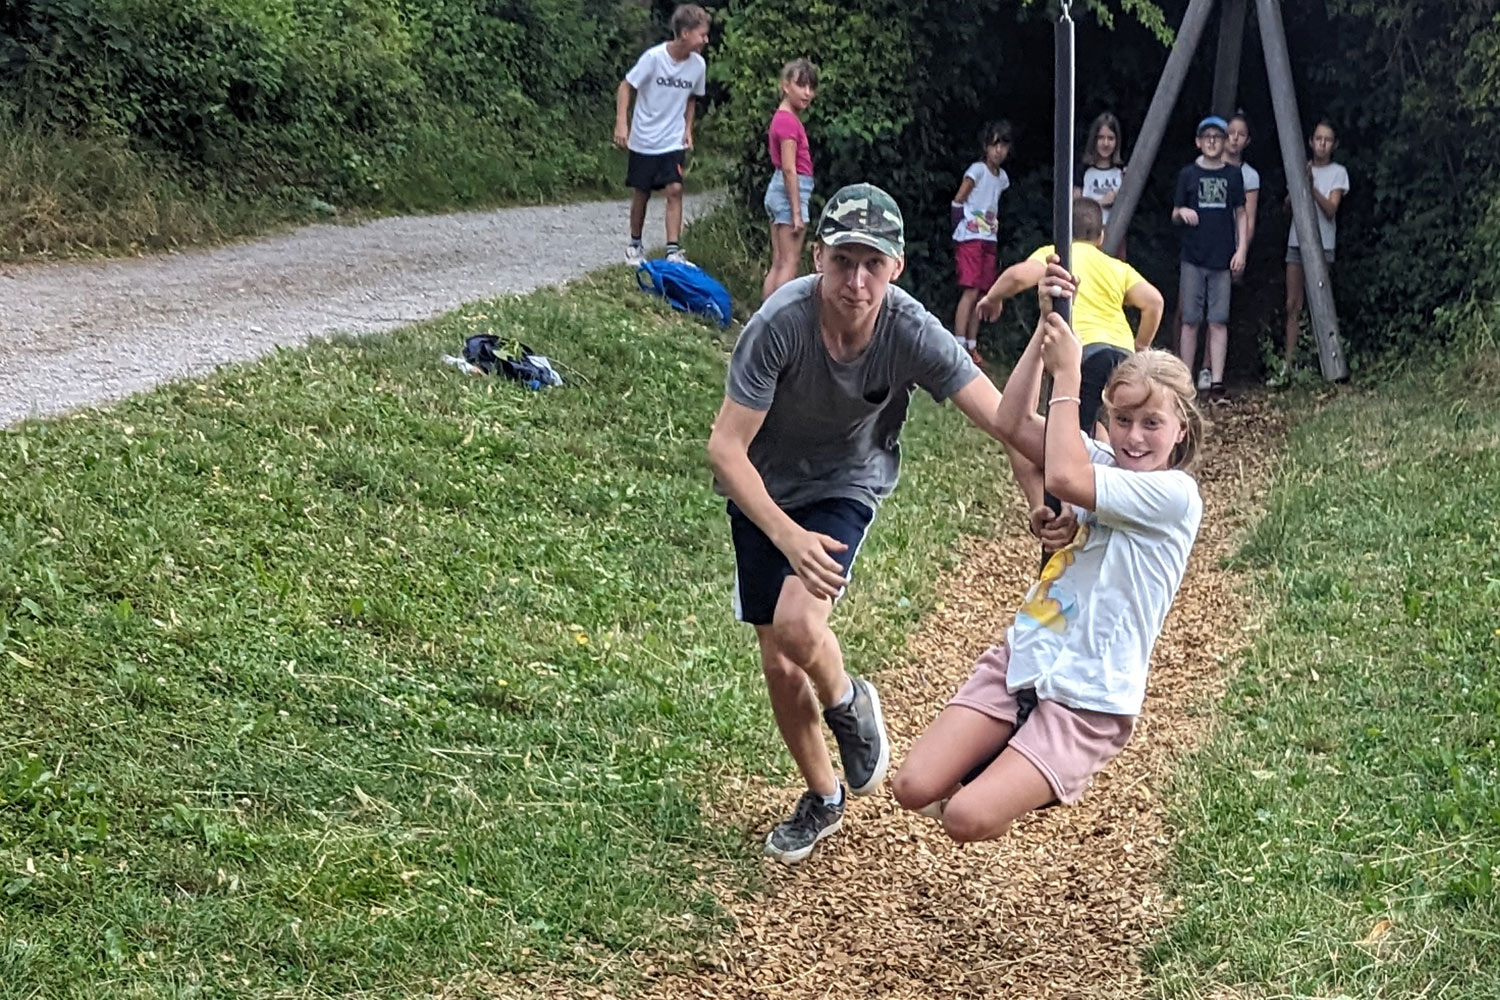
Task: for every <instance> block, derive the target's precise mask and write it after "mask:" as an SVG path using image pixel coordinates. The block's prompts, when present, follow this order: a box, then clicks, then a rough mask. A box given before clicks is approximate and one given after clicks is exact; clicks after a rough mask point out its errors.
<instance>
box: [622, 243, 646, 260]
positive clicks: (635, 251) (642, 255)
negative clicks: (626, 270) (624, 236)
mask: <svg viewBox="0 0 1500 1000" xmlns="http://www.w3.org/2000/svg"><path fill="white" fill-rule="evenodd" d="M645 259H646V248H645V247H643V246H641V245H640V244H639V243H631V244H630V245H628V246H627V247H625V263H627V264H631V265H635V264H639V263H641V262H642V261H643V260H645Z"/></svg>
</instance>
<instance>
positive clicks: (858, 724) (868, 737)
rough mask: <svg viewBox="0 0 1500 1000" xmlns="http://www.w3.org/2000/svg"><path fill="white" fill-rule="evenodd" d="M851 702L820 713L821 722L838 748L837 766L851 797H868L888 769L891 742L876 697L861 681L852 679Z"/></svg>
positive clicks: (870, 685)
mask: <svg viewBox="0 0 1500 1000" xmlns="http://www.w3.org/2000/svg"><path fill="white" fill-rule="evenodd" d="M850 682H851V683H852V684H853V685H854V700H853V701H851V702H849V704H847V705H840V706H839V707H837V708H825V709H823V721H824V722H826V723H828V728H829V729H831V730H833V738H834V739H835V740H837V741H838V744H839V762H840V763H841V764H843V765H844V780H845V781H847V782H848V783H849V791H850V792H851V793H852V794H854V795H869V794H870V793H871V792H873V791H875V789H876V788H879V787H880V783H881V782H882V781H884V780H885V772H886V768H888V767H890V766H891V741H890V738H889V737H888V736H886V734H885V716H883V715H881V714H880V695H878V694H876V693H875V685H873V684H871V683H870V682H869V681H867V680H865V679H864V678H863V677H852V678H850Z"/></svg>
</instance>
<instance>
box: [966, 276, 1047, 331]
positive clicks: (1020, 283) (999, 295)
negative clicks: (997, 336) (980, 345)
mask: <svg viewBox="0 0 1500 1000" xmlns="http://www.w3.org/2000/svg"><path fill="white" fill-rule="evenodd" d="M1046 273H1047V265H1046V264H1043V263H1042V262H1041V261H1035V260H1023V261H1021V262H1020V263H1018V264H1012V265H1011V266H1010V267H1007V268H1006V269H1005V270H1004V271H1002V272H1000V277H998V278H996V279H995V283H994V284H993V285H991V286H990V290H989V291H987V292H985V293H984V297H983V298H981V299H980V300H979V316H980V318H981V319H984V320H986V321H988V322H992V323H993V322H994V321H995V320H997V319H999V318H1000V313H1001V312H1003V311H1004V309H1005V305H1004V303H1005V300H1006V299H1009V298H1012V297H1014V296H1015V295H1017V294H1019V293H1020V292H1023V291H1025V290H1026V289H1028V288H1035V287H1036V286H1037V283H1038V282H1039V281H1041V280H1042V275H1044V274H1046Z"/></svg>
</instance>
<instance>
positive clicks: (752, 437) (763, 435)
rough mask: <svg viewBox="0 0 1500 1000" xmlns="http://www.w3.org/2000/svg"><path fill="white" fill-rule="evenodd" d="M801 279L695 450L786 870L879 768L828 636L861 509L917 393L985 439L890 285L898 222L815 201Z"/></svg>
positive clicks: (750, 327) (994, 400)
mask: <svg viewBox="0 0 1500 1000" xmlns="http://www.w3.org/2000/svg"><path fill="white" fill-rule="evenodd" d="M817 237H818V241H817V243H816V244H815V245H814V247H813V260H814V264H815V267H816V272H817V273H815V274H812V275H809V276H807V277H805V278H799V279H797V280H795V281H791V282H789V283H787V284H786V285H783V286H782V287H781V288H780V289H778V290H777V291H776V292H775V293H774V294H773V295H772V296H771V297H770V298H769V299H767V300H766V302H765V304H764V305H762V306H761V308H760V311H759V312H757V313H756V314H755V315H754V316H753V317H752V318H751V319H750V322H749V323H747V324H746V325H745V329H744V332H743V333H741V335H740V339H739V342H738V343H737V344H736V345H735V349H734V355H733V357H732V359H731V360H730V364H729V374H728V377H727V379H726V380H725V393H724V403H723V406H722V407H721V409H720V411H719V415H718V417H717V418H716V419H715V421H714V428H713V433H712V434H711V436H710V437H709V442H708V455H709V461H710V463H711V464H712V465H713V470H714V486H715V489H717V490H718V491H719V492H720V493H722V494H724V495H725V496H726V497H728V498H729V503H728V511H729V521H730V532H731V534H732V536H733V539H734V549H735V612H736V615H737V616H738V617H739V619H740V620H741V621H744V622H748V623H749V624H751V625H754V626H755V631H756V637H757V639H758V641H759V643H760V650H761V666H762V669H763V671H764V673H765V676H766V686H767V687H768V689H769V691H770V696H771V706H772V708H773V710H774V712H775V715H776V724H777V726H778V727H779V728H780V730H781V735H782V739H783V740H785V742H786V745H787V749H788V750H790V751H791V754H792V757H793V758H794V759H795V760H796V762H797V766H798V768H799V770H800V771H801V772H802V776H803V778H804V779H805V780H806V782H807V791H806V792H805V793H804V794H803V795H802V797H801V799H799V800H798V802H797V807H796V809H795V811H794V812H793V814H792V816H791V818H789V819H788V820H786V821H785V822H783V823H781V824H779V825H778V826H777V827H776V828H775V829H774V830H772V831H771V834H770V836H769V837H767V839H766V853H767V854H768V855H770V856H772V857H774V858H777V859H778V860H781V861H784V862H788V863H793V862H797V861H801V860H802V859H803V858H805V857H807V855H808V854H810V853H811V852H812V849H813V846H814V845H815V844H816V843H817V842H818V841H819V840H821V839H822V838H823V837H826V836H828V835H829V834H831V833H833V832H835V831H836V830H838V828H839V826H840V825H841V823H842V822H843V814H844V786H843V784H842V783H841V782H840V781H839V780H838V777H837V776H836V775H835V773H834V770H833V764H832V761H831V760H830V759H829V756H828V751H827V748H826V746H825V744H824V742H823V734H822V730H821V728H820V726H819V724H818V713H819V709H820V708H821V709H822V715H823V719H824V720H825V721H826V722H827V723H828V726H829V728H830V729H831V730H832V731H833V734H834V738H835V740H836V741H837V743H838V747H839V758H840V762H841V763H842V765H843V770H844V778H845V780H846V781H847V782H848V785H849V791H850V792H851V793H853V794H855V795H868V794H870V793H871V792H873V791H875V789H876V788H878V787H879V785H880V782H881V781H882V780H883V779H884V777H885V772H886V769H887V767H888V765H889V763H890V741H889V739H888V738H887V736H886V732H885V722H884V719H883V718H882V716H881V711H880V698H879V696H878V694H877V693H876V691H875V688H874V686H873V685H872V684H870V682H869V681H867V680H865V679H864V678H851V677H850V676H849V674H848V673H847V672H846V671H845V670H844V658H843V653H842V651H841V650H840V649H839V643H838V639H837V638H835V636H834V634H833V632H832V631H831V630H830V629H829V627H828V616H829V613H830V612H831V611H832V610H833V602H834V601H835V600H836V599H837V598H838V597H839V595H841V594H842V593H843V590H844V586H845V584H847V583H848V579H849V571H850V567H851V566H852V565H853V562H854V556H855V554H856V553H857V552H858V550H859V546H860V543H861V542H862V541H863V540H864V537H865V534H866V532H867V531H868V529H869V526H870V522H871V521H872V520H873V518H874V516H875V508H876V507H877V506H878V505H879V504H880V502H881V501H882V500H883V499H885V498H886V497H887V496H889V495H890V493H891V491H892V490H893V489H894V488H895V486H896V480H897V478H898V476H899V472H900V449H899V445H898V438H899V436H900V433H901V426H902V424H903V423H904V422H905V420H906V411H907V403H908V402H909V400H910V398H911V393H912V391H913V389H915V388H917V387H920V388H922V389H924V390H925V391H927V392H928V393H930V394H931V395H932V397H933V398H934V399H935V400H938V401H939V402H941V401H942V400H945V399H952V400H953V402H954V405H955V406H957V407H958V408H959V409H960V410H961V411H962V412H963V413H964V414H965V416H967V417H968V418H969V419H970V420H972V421H973V422H974V423H975V424H976V425H977V426H979V427H981V428H983V429H984V430H986V431H987V432H989V433H990V434H991V435H993V436H995V437H997V438H998V437H999V434H998V429H997V425H996V424H995V414H996V412H997V409H998V407H999V403H1000V393H999V391H998V390H996V389H995V386H994V385H993V384H992V383H991V382H990V380H989V379H988V378H985V377H984V376H983V375H982V374H981V373H980V371H979V369H978V368H976V367H975V365H974V362H973V361H972V360H970V358H969V356H968V355H967V354H966V353H965V352H964V350H963V349H962V348H961V347H960V346H959V344H958V341H956V340H955V339H954V338H953V335H952V334H951V333H949V332H948V330H946V329H945V328H944V327H943V325H942V323H941V322H939V321H938V320H937V318H936V317H934V316H933V315H932V314H931V313H929V312H928V311H927V310H926V309H925V308H923V307H922V305H921V303H919V302H917V301H916V300H915V299H913V298H912V297H911V296H910V295H908V294H907V293H906V292H904V291H902V290H901V289H899V288H897V287H895V286H894V285H892V284H891V282H893V281H894V280H895V279H896V278H897V277H898V276H899V275H900V274H901V270H902V268H903V267H904V266H905V257H904V255H903V251H904V245H905V237H904V231H903V224H902V219H901V211H900V209H899V208H897V206H896V203H895V201H894V200H893V199H892V198H891V196H890V195H888V194H886V193H885V192H884V191H882V190H880V189H879V188H877V187H874V186H873V185H869V184H855V185H851V186H849V187H846V188H843V189H842V190H840V191H839V192H838V193H836V194H835V195H834V196H833V197H832V198H831V199H829V201H828V204H827V206H825V208H824V209H823V215H822V218H821V219H820V220H819V222H818V227H817Z"/></svg>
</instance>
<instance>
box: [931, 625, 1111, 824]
mask: <svg viewBox="0 0 1500 1000" xmlns="http://www.w3.org/2000/svg"><path fill="white" fill-rule="evenodd" d="M1009 665H1010V647H1009V646H1003V645H1002V646H991V647H990V648H989V649H987V650H986V651H985V652H984V655H983V656H981V657H980V658H979V662H978V663H976V664H974V673H973V674H972V675H970V677H969V679H968V680H966V681H964V685H963V687H961V688H959V689H958V694H956V695H954V696H953V700H952V701H950V702H949V703H948V704H950V705H959V706H962V707H963V708H968V709H972V710H974V711H976V712H978V713H980V714H981V715H987V716H989V717H990V718H992V719H997V720H999V721H1000V722H1009V723H1012V724H1014V723H1015V721H1016V709H1017V708H1018V707H1019V704H1018V702H1017V701H1016V696H1015V695H1014V694H1012V693H1011V691H1010V688H1009V687H1007V686H1006V683H1005V673H1006V669H1007V667H1008V666H1009ZM1134 731H1135V716H1133V715H1112V714H1110V713H1109V712H1091V711H1089V710H1087V709H1083V708H1069V707H1068V706H1067V705H1063V704H1061V703H1059V702H1055V701H1047V700H1046V699H1040V698H1039V699H1037V703H1036V708H1034V709H1032V710H1031V714H1030V715H1028V716H1027V717H1026V721H1025V722H1024V723H1022V724H1021V728H1020V729H1017V730H1016V731H1015V735H1013V736H1012V737H1011V738H1010V743H1009V744H1007V745H1008V746H1010V747H1012V748H1014V749H1015V750H1016V752H1017V753H1019V754H1021V756H1023V757H1025V758H1026V759H1027V760H1029V761H1030V762H1031V763H1032V764H1033V765H1034V766H1035V767H1036V769H1037V770H1038V771H1040V772H1041V773H1042V777H1044V778H1046V779H1047V784H1049V785H1051V786H1052V793H1053V794H1054V795H1056V796H1057V798H1058V801H1060V802H1062V803H1064V804H1066V805H1072V804H1073V803H1074V802H1077V801H1078V800H1079V798H1081V797H1082V796H1083V793H1084V791H1085V789H1087V788H1088V787H1089V784H1090V782H1091V781H1092V780H1093V777H1094V775H1096V774H1098V773H1099V772H1100V771H1101V770H1102V769H1103V768H1104V765H1105V764H1108V763H1109V762H1110V761H1111V760H1114V758H1115V757H1116V756H1117V755H1118V754H1119V752H1120V751H1121V750H1123V749H1125V744H1126V743H1128V742H1130V734H1131V733H1132V732H1134Z"/></svg>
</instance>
